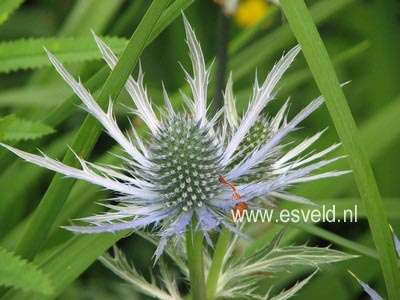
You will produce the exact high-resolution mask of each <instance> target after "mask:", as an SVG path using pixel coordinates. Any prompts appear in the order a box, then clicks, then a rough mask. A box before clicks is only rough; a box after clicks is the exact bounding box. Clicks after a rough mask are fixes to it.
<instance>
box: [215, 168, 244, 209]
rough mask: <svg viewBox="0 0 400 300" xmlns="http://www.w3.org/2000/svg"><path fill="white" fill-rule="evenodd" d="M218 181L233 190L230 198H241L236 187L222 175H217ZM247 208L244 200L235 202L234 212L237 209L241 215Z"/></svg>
mask: <svg viewBox="0 0 400 300" xmlns="http://www.w3.org/2000/svg"><path fill="white" fill-rule="evenodd" d="M219 182H220V183H222V184H226V185H227V186H229V187H230V188H231V189H232V190H233V195H232V200H240V199H242V196H240V194H239V192H238V190H237V188H236V187H235V186H234V185H233V184H232V183H230V182H229V181H228V180H226V179H225V178H224V176H222V175H221V176H220V177H219ZM248 208H249V206H248V205H247V203H246V202H239V203H236V204H235V211H234V212H235V214H236V212H237V211H239V214H240V215H241V216H242V214H243V213H244V212H245V211H246V210H247V209H248Z"/></svg>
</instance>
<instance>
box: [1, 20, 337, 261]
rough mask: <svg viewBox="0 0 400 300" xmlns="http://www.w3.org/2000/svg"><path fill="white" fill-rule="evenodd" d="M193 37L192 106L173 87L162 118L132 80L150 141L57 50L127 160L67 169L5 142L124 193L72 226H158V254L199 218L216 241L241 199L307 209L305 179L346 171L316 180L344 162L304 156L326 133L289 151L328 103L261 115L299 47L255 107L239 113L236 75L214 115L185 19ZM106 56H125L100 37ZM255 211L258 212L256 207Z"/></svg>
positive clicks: (261, 89)
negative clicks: (291, 137) (125, 123)
mask: <svg viewBox="0 0 400 300" xmlns="http://www.w3.org/2000/svg"><path fill="white" fill-rule="evenodd" d="M184 23H185V29H186V39H187V44H188V47H189V55H190V59H191V63H192V67H193V75H190V74H189V73H188V72H186V71H185V74H186V80H187V82H188V83H189V85H190V88H191V92H192V97H189V96H188V95H185V94H182V97H183V100H184V102H185V104H186V106H187V109H186V110H184V111H183V112H176V111H174V109H173V108H172V105H171V102H170V100H169V98H168V95H167V92H166V91H165V89H164V100H165V104H166V108H165V109H160V116H159V117H158V116H157V115H156V113H155V112H154V109H153V105H152V103H151V101H150V99H149V97H148V95H147V92H146V89H145V87H144V85H143V73H142V71H141V70H140V71H139V76H138V79H137V80H135V79H134V78H132V77H130V78H129V79H128V81H127V82H126V85H125V88H126V90H127V92H128V93H129V94H130V96H131V97H132V100H133V102H134V104H135V107H136V108H135V109H134V110H132V112H133V113H134V114H136V115H137V116H138V117H140V118H141V119H142V120H143V121H144V123H145V124H146V125H147V127H148V130H149V138H148V140H145V141H144V140H142V139H141V138H140V137H139V136H138V134H137V133H136V132H135V129H134V128H132V132H133V134H132V135H131V136H127V135H126V134H124V133H123V132H122V131H121V130H120V129H119V127H118V125H117V123H116V120H115V118H114V115H113V104H112V102H111V100H110V104H109V107H108V110H107V112H104V111H103V110H102V109H101V108H100V107H99V105H98V104H97V103H96V102H95V101H94V99H93V96H92V95H91V94H90V93H89V92H88V91H87V90H86V89H85V87H84V86H83V85H82V84H81V83H80V82H79V81H76V80H75V79H74V78H73V77H72V76H71V75H70V74H69V73H68V72H67V70H65V69H64V67H63V66H62V65H61V63H60V62H59V61H58V60H57V59H56V58H55V57H54V56H53V55H52V54H50V53H48V56H49V58H50V60H51V62H52V64H53V65H54V67H55V68H56V70H57V71H58V73H59V74H60V75H61V77H62V78H63V79H64V80H65V81H66V82H67V84H68V85H69V86H70V87H71V88H72V89H73V91H74V92H75V93H76V95H77V96H78V97H79V98H80V99H81V100H82V102H83V104H84V105H85V108H86V110H87V111H88V112H89V113H90V114H91V115H92V116H94V117H95V118H96V119H97V120H98V121H99V122H100V123H101V124H102V125H103V126H104V128H105V130H106V132H107V133H108V134H109V135H110V136H111V137H112V138H113V139H114V140H115V141H116V142H117V143H118V144H119V145H120V146H121V147H122V148H123V150H124V152H125V154H126V155H125V157H123V158H122V159H121V165H119V166H103V165H97V164H93V163H89V162H86V161H85V160H83V159H82V158H80V157H79V156H78V155H76V158H77V159H78V160H79V162H80V163H81V166H82V168H81V169H76V168H72V167H69V166H66V165H64V164H62V163H61V162H59V161H56V160H54V159H52V158H50V157H48V156H46V155H43V156H38V155H34V154H30V153H26V152H23V151H21V150H18V149H15V148H13V147H10V146H8V145H3V146H4V147H6V148H7V149H9V150H10V151H12V152H14V153H15V154H16V155H18V156H20V157H21V158H23V159H25V160H27V161H29V162H31V163H34V164H37V165H39V166H41V167H45V168H48V169H50V170H53V171H55V172H59V173H62V174H65V175H66V176H67V177H72V178H76V179H81V180H85V181H88V182H91V183H93V184H96V185H99V186H102V187H103V188H106V189H109V190H111V191H113V192H114V193H116V194H117V198H113V200H115V199H117V200H118V205H114V204H106V205H105V206H106V207H107V208H108V209H109V210H108V211H107V212H104V213H103V214H100V215H96V216H91V217H87V218H83V219H80V220H81V221H84V222H87V223H89V224H90V225H91V226H70V227H67V228H68V229H69V230H72V231H75V232H80V233H100V232H115V231H118V230H126V229H133V230H135V229H139V228H144V227H147V226H148V225H151V224H152V225H154V226H156V227H157V228H158V230H157V231H155V232H156V234H157V235H158V236H160V238H161V240H160V246H159V247H158V249H157V251H156V257H158V256H159V255H160V254H161V253H162V250H163V248H164V247H165V245H166V243H167V241H168V239H169V238H170V237H178V238H179V237H180V236H182V234H183V233H184V232H185V231H186V229H187V228H189V227H190V226H191V220H192V217H193V215H196V216H197V220H198V225H197V227H196V228H195V230H201V231H202V232H203V233H204V236H205V237H206V238H207V239H208V234H207V233H208V232H209V231H211V230H215V229H217V230H218V228H219V227H220V225H221V224H224V225H225V226H226V227H227V228H229V229H230V230H232V231H235V227H234V226H232V225H231V222H232V220H231V214H230V212H231V210H232V209H233V208H234V207H235V205H236V204H237V203H239V202H241V201H243V202H246V203H247V204H248V205H251V204H252V203H253V204H254V203H255V201H254V200H256V199H260V198H261V196H266V197H263V199H264V201H270V200H269V199H272V198H280V199H284V200H288V201H295V202H300V203H310V201H308V200H307V199H304V198H302V197H299V196H295V195H293V194H290V193H289V192H287V191H286V189H287V187H289V186H291V185H293V184H295V183H300V182H306V181H311V180H315V179H319V178H324V177H330V176H338V175H340V174H343V173H344V172H326V173H322V174H317V175H315V174H312V172H313V171H315V170H317V169H319V168H321V167H323V166H325V165H327V164H329V163H331V162H333V161H335V160H336V159H338V158H334V159H330V160H320V158H321V157H323V156H324V155H325V154H327V153H329V152H330V151H332V150H333V149H335V148H336V147H337V146H338V145H337V144H335V145H332V146H331V147H329V148H327V149H325V150H323V151H321V152H317V153H312V152H308V153H306V154H304V152H305V151H306V150H307V149H308V148H309V147H310V146H311V145H312V144H313V143H314V142H315V141H316V140H317V139H318V138H319V137H320V135H321V134H322V132H320V133H317V134H315V135H314V136H312V137H310V138H308V139H306V140H304V141H303V142H301V143H300V144H298V145H297V146H295V147H292V148H291V149H290V150H287V148H288V146H289V144H290V143H289V142H288V140H285V141H284V142H283V139H284V138H286V137H287V135H288V134H289V133H290V132H292V131H293V130H295V129H296V126H297V125H298V124H299V123H300V122H302V121H303V120H304V119H305V118H306V117H307V116H308V115H310V114H311V113H312V112H313V111H314V110H316V109H317V108H318V107H319V106H320V105H321V104H322V103H323V99H322V98H321V97H319V98H317V99H315V100H314V101H312V102H311V103H310V104H309V105H308V106H307V107H306V108H304V109H303V110H302V111H300V113H298V114H297V115H296V116H295V117H294V118H293V119H291V120H290V121H288V120H287V110H288V102H286V103H285V104H284V105H283V107H282V108H281V109H280V111H279V112H278V113H277V114H276V115H275V116H274V117H265V116H262V114H261V112H262V110H263V109H264V108H265V106H266V105H267V104H268V103H269V102H270V101H271V100H273V99H274V97H275V93H274V88H275V86H276V85H277V83H278V81H279V80H280V78H281V77H282V75H283V74H284V72H285V71H286V70H287V68H288V67H289V66H290V64H291V63H292V62H293V60H294V59H295V57H296V55H297V54H298V53H299V51H300V47H299V46H296V47H294V48H293V49H291V50H290V51H289V52H288V53H287V54H285V55H284V56H283V57H282V58H281V59H280V60H279V61H278V62H277V63H276V64H275V66H274V67H273V69H272V70H271V72H270V73H269V74H268V76H267V78H266V79H265V81H264V82H263V83H262V85H261V86H260V85H259V83H258V82H257V80H256V82H255V84H254V88H253V93H252V95H251V97H250V102H249V106H248V109H247V110H246V112H245V113H244V114H243V116H242V117H239V116H238V115H237V112H236V108H235V99H234V96H233V92H232V77H230V79H229V81H228V84H227V87H226V90H225V93H224V97H225V105H224V107H223V108H222V109H221V110H220V111H219V112H218V113H217V114H215V115H214V116H212V117H209V116H208V111H207V86H208V82H209V79H210V72H211V68H206V64H205V62H204V58H203V54H202V51H201V48H200V44H199V42H198V41H197V39H196V36H195V33H194V31H193V29H192V28H191V26H190V24H189V23H188V21H187V20H186V19H185V17H184ZM95 40H96V42H97V45H98V47H99V49H100V51H101V54H102V56H103V58H104V60H105V61H106V62H107V64H108V65H109V67H110V68H113V67H114V66H115V65H116V63H117V60H118V59H117V56H116V55H115V54H114V53H113V52H112V50H111V49H110V48H109V47H108V46H107V45H105V44H104V43H103V42H102V41H101V40H100V38H98V37H97V36H95ZM221 175H222V176H223V178H224V179H225V181H227V182H229V183H232V184H234V185H235V187H236V189H237V193H238V194H239V195H240V197H236V200H235V197H232V196H233V190H232V186H229V185H227V184H221V182H220V179H221V178H222V177H221V178H220V176H221ZM250 207H251V206H250Z"/></svg>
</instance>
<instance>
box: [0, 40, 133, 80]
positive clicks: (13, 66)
mask: <svg viewBox="0 0 400 300" xmlns="http://www.w3.org/2000/svg"><path fill="white" fill-rule="evenodd" d="M103 40H104V42H105V43H106V44H108V45H109V46H110V47H111V48H112V49H113V50H114V51H115V52H117V53H120V52H121V51H122V50H123V49H124V47H125V46H126V42H127V41H126V39H123V38H117V37H104V38H103ZM43 47H45V48H46V49H47V50H49V51H50V52H51V53H53V54H54V55H55V56H56V57H57V58H58V59H59V60H60V61H61V62H63V63H70V62H79V61H90V60H95V59H100V58H101V56H100V52H99V50H98V48H97V46H96V43H95V41H94V39H93V37H92V36H87V37H79V38H74V37H68V38H38V39H20V40H16V41H11V42H2V43H0V73H8V72H11V71H17V70H27V69H34V68H41V67H45V66H50V65H51V63H50V60H49V59H48V57H47V55H46V52H45V51H44V49H43Z"/></svg>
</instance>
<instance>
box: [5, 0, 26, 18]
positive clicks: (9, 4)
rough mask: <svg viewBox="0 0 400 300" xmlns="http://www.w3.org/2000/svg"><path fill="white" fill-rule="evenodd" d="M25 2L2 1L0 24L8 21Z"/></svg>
mask: <svg viewBox="0 0 400 300" xmlns="http://www.w3.org/2000/svg"><path fill="white" fill-rule="evenodd" d="M22 2H24V0H2V1H0V24H3V23H4V22H5V21H7V19H8V17H9V16H10V15H11V14H12V13H13V12H14V11H16V10H17V9H18V7H20V6H21V4H22Z"/></svg>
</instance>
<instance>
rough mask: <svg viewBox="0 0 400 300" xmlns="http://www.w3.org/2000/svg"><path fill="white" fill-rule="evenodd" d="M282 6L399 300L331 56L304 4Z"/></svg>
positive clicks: (381, 221) (393, 262) (391, 255)
mask: <svg viewBox="0 0 400 300" xmlns="http://www.w3.org/2000/svg"><path fill="white" fill-rule="evenodd" d="M280 3H281V6H282V9H283V11H284V13H285V15H286V17H287V19H288V22H289V25H290V27H291V28H292V31H293V33H294V34H295V36H296V38H297V40H298V41H299V43H300V45H301V47H302V49H303V53H304V56H305V58H306V61H307V63H308V65H309V66H310V69H311V72H312V73H313V76H314V79H315V81H316V83H317V85H318V87H319V89H320V91H321V93H322V95H323V96H324V98H325V101H326V105H327V107H328V110H329V113H330V115H331V117H332V120H333V123H334V125H335V127H336V130H337V133H338V135H339V137H340V140H341V141H342V144H343V148H344V149H345V151H346V153H347V154H348V161H349V163H350V165H351V168H352V170H353V174H354V178H355V180H356V183H357V186H358V189H359V192H360V195H361V200H362V203H363V205H364V208H365V210H366V212H367V216H368V222H369V225H370V228H371V233H372V237H373V239H374V242H375V246H376V248H377V252H378V254H379V257H380V263H381V268H382V271H383V276H384V279H385V283H386V288H387V292H388V296H389V299H393V300H394V299H400V285H399V282H400V271H399V268H398V265H397V255H396V252H395V248H394V245H393V240H392V237H391V234H390V231H389V225H388V221H387V217H386V215H385V211H384V207H383V204H382V200H381V196H380V194H379V190H378V187H377V184H376V181H375V177H374V174H373V172H372V169H371V166H370V164H369V162H368V159H367V155H366V152H365V150H364V147H363V145H362V143H361V137H360V134H359V132H358V130H357V127H356V124H355V121H354V118H353V116H352V114H351V111H350V109H349V106H348V104H347V101H346V98H345V96H344V94H343V91H342V89H341V88H340V85H339V81H338V78H337V76H336V73H335V70H334V68H333V65H332V63H331V61H330V58H329V55H328V52H327V50H326V48H325V46H324V44H323V42H322V40H321V37H320V35H319V33H318V30H317V28H316V26H315V24H314V21H313V19H312V16H311V15H310V12H309V11H308V9H307V7H306V5H305V3H304V1H300V0H298V1H291V0H282V1H280Z"/></svg>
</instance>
